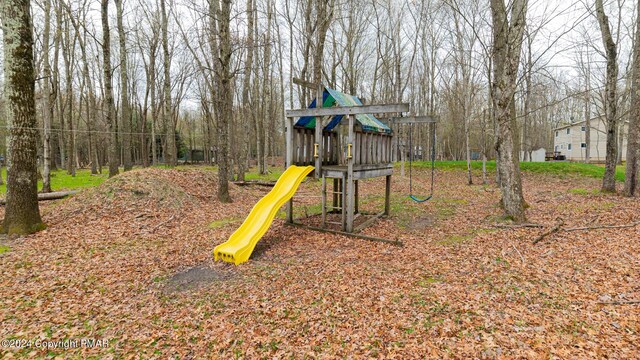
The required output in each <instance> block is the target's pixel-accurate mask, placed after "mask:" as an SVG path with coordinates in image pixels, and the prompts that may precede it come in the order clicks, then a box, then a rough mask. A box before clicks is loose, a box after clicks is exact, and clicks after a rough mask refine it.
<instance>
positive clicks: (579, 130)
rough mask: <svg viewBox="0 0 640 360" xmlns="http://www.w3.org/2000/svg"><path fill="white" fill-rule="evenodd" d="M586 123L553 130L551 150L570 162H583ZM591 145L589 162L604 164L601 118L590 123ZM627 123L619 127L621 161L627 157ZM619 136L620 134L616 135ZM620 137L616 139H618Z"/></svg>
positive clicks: (604, 132)
mask: <svg viewBox="0 0 640 360" xmlns="http://www.w3.org/2000/svg"><path fill="white" fill-rule="evenodd" d="M586 123H587V122H586V121H584V120H583V121H578V122H574V123H571V124H568V125H564V126H560V127H557V128H555V129H553V132H554V134H553V150H554V151H555V152H559V153H560V154H561V155H564V156H565V157H566V159H567V160H570V161H584V160H585V156H586V149H587V141H586V135H585V134H586ZM590 126H591V136H590V137H591V144H590V148H589V157H590V161H591V162H604V161H605V158H606V155H607V130H606V129H607V127H606V124H605V120H604V118H603V117H600V118H594V119H591V121H590ZM628 128H629V123H628V122H625V124H624V125H623V126H622V127H621V131H622V132H623V134H624V136H622V139H623V143H622V146H620V144H618V149H620V150H622V160H623V161H625V160H626V157H627V136H626V134H627V130H628ZM618 135H620V134H618ZM619 138H620V137H618V139H619Z"/></svg>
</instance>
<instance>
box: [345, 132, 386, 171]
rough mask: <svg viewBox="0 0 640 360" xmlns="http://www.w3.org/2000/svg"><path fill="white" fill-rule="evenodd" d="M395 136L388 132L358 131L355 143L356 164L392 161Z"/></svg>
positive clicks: (354, 156) (354, 155)
mask: <svg viewBox="0 0 640 360" xmlns="http://www.w3.org/2000/svg"><path fill="white" fill-rule="evenodd" d="M392 144H393V137H392V136H390V135H387V134H376V133H368V132H356V133H355V137H354V144H353V158H354V164H355V165H368V164H386V163H390V162H391V150H392Z"/></svg>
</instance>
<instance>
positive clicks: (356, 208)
mask: <svg viewBox="0 0 640 360" xmlns="http://www.w3.org/2000/svg"><path fill="white" fill-rule="evenodd" d="M358 183H359V181H358V180H356V204H355V210H354V212H355V213H356V214H357V213H358V205H359V204H358V203H359V200H358V198H359V197H360V196H359V195H358Z"/></svg>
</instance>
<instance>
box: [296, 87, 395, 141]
mask: <svg viewBox="0 0 640 360" xmlns="http://www.w3.org/2000/svg"><path fill="white" fill-rule="evenodd" d="M316 100H317V99H313V101H312V102H311V105H309V109H313V108H315V107H316ZM335 104H338V106H362V101H360V99H358V98H357V97H355V96H353V95H349V94H345V93H341V92H340V91H337V90H333V89H329V88H325V90H324V92H323V93H322V107H332V106H334V105H335ZM343 118H344V115H336V116H334V117H333V118H332V119H331V121H330V122H329V124H327V125H326V126H325V127H324V131H331V130H333V129H334V128H335V127H336V126H338V124H340V122H341V121H342V119H343ZM356 121H357V122H358V124H359V125H360V127H361V128H362V130H363V131H369V132H378V133H385V134H390V133H391V129H390V128H389V127H388V126H387V125H385V124H383V123H382V122H381V121H380V120H378V119H376V118H375V117H374V116H373V115H371V114H357V115H356ZM295 126H297V127H304V128H307V129H315V127H316V118H315V116H303V117H301V118H300V119H298V121H297V122H296V124H295Z"/></svg>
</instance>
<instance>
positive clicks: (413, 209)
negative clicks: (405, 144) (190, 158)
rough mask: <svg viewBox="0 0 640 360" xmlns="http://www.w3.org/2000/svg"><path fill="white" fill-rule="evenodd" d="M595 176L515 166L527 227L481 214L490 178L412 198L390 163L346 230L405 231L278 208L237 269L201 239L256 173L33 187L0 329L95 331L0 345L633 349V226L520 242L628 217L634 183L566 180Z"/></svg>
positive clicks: (43, 333) (550, 351) (97, 352)
mask: <svg viewBox="0 0 640 360" xmlns="http://www.w3.org/2000/svg"><path fill="white" fill-rule="evenodd" d="M420 176H423V177H424V178H425V179H427V178H428V174H427V173H422V172H418V178H419V177H420ZM417 183H418V187H419V186H420V183H419V180H418V182H417ZM425 183H426V182H425ZM598 186H599V184H598V181H597V179H587V178H579V177H575V178H571V179H569V181H568V180H567V179H566V178H565V179H558V178H555V177H552V176H546V175H544V174H528V173H526V174H525V175H524V186H523V187H524V190H525V197H526V199H527V201H528V203H529V204H530V207H529V208H528V209H527V216H528V219H529V221H530V222H531V223H536V224H541V225H543V226H544V228H542V229H541V228H528V227H523V228H496V227H495V226H494V225H495V224H496V223H504V222H505V220H504V219H502V217H501V211H500V209H499V208H498V207H497V205H496V204H497V203H498V200H499V192H498V191H497V190H496V189H495V187H493V186H482V185H471V186H468V185H465V174H464V173H463V172H460V171H446V172H438V174H437V187H436V194H435V196H434V200H433V201H430V202H427V203H424V204H421V205H416V204H415V203H413V202H411V200H409V199H408V198H407V197H406V196H405V194H407V192H408V179H406V178H402V177H400V176H394V182H393V189H392V190H393V191H392V192H393V194H394V196H393V198H392V215H391V216H390V217H389V218H385V219H380V220H379V221H377V222H376V223H375V224H374V225H373V226H371V227H369V228H367V229H365V230H364V231H363V233H364V234H367V235H371V236H377V237H383V238H389V239H399V240H400V241H402V242H403V243H404V247H397V246H393V245H389V244H383V243H376V242H369V241H366V240H362V239H356V238H350V237H345V236H341V235H333V234H325V233H318V232H313V231H310V230H306V229H299V228H292V227H288V226H285V225H284V221H283V219H281V218H277V219H276V220H275V222H274V224H273V225H272V227H271V229H270V230H269V231H268V232H267V234H266V235H265V236H264V238H263V239H262V240H261V242H260V243H259V247H260V248H259V249H258V251H257V252H256V254H255V255H254V256H253V257H252V259H251V260H250V261H249V262H247V263H245V264H243V265H241V266H237V267H236V266H233V265H230V264H226V263H221V262H218V263H214V262H213V259H212V250H213V247H214V246H215V245H217V244H219V243H221V242H223V241H225V240H226V239H227V238H228V236H229V235H230V234H231V233H232V232H233V231H234V230H235V228H236V227H237V226H238V225H239V222H238V221H236V219H244V217H246V215H247V214H248V213H249V211H250V210H251V208H252V207H253V205H254V204H255V202H256V201H257V200H258V199H260V197H262V196H263V195H264V194H265V192H264V189H260V188H259V187H252V186H244V187H239V186H234V185H231V194H232V197H233V199H234V203H233V204H220V203H218V202H217V200H216V198H215V194H216V177H215V174H213V173H212V172H209V171H204V170H197V169H189V170H165V169H145V170H135V171H131V172H128V173H125V174H122V175H120V176H117V177H115V178H113V179H111V180H108V181H106V182H104V183H103V184H101V185H100V186H98V187H96V188H92V189H87V190H84V191H83V192H82V193H80V194H78V195H76V196H74V197H72V198H70V199H66V200H62V201H56V202H53V203H43V204H42V207H41V208H42V213H43V216H44V219H45V221H46V222H47V224H48V225H49V227H48V228H47V229H46V230H44V231H42V232H40V233H37V234H34V235H31V236H28V237H24V238H20V239H16V240H12V241H11V244H10V245H11V251H8V252H5V253H3V254H1V255H0V267H1V269H2V270H0V271H2V275H1V278H0V288H1V289H2V291H1V295H0V323H2V325H3V326H2V327H1V328H0V338H2V339H9V338H20V339H33V340H35V339H47V340H64V339H69V338H102V339H109V347H108V348H106V349H102V348H78V349H69V350H60V349H57V350H55V349H54V350H51V349H50V350H43V349H34V348H31V349H7V348H2V349H0V355H1V356H2V357H3V358H11V357H22V356H27V355H30V356H36V357H55V356H57V355H60V356H64V357H69V356H71V357H73V356H79V357H87V356H99V357H100V358H133V357H137V356H142V357H145V358H146V357H156V358H202V357H213V358H230V357H243V358H282V357H290V356H291V355H293V356H294V357H300V358H303V357H310V358H318V357H322V358H325V357H349V356H354V357H381V358H416V357H419V358H424V357H438V358H441V357H453V358H467V357H474V358H500V357H507V358H512V357H528V358H539V357H556V358H567V357H613V358H637V357H638V355H639V354H640V348H639V346H640V336H639V334H640V321H639V317H640V306H639V305H637V304H626V303H625V301H627V302H628V301H632V300H638V299H640V285H639V284H640V275H639V272H638V268H640V241H638V240H639V239H640V228H638V227H633V228H622V229H597V230H592V231H587V232H581V231H576V232H559V233H556V234H552V235H550V236H549V237H547V238H546V239H545V240H544V241H542V242H540V243H539V244H536V245H533V244H532V240H533V239H534V238H535V237H536V236H538V235H539V234H540V233H542V232H543V231H545V229H550V228H551V227H553V226H554V224H556V219H558V218H562V219H563V221H564V223H565V224H566V226H567V227H580V226H588V225H593V224H624V223H631V222H634V221H637V220H638V213H640V212H639V210H640V205H639V204H638V201H637V199H627V198H623V197H619V196H616V195H602V194H598V193H593V192H576V191H572V189H575V188H585V189H595V188H598ZM424 189H428V187H426V186H425V187H424ZM299 193H300V194H303V195H302V196H298V197H297V198H296V200H295V201H296V204H297V205H298V206H306V207H308V208H309V209H312V208H314V205H317V203H319V198H318V197H317V196H315V195H319V194H320V185H319V182H318V181H315V180H311V179H310V180H307V181H305V183H303V185H302V186H301V190H300V191H299ZM383 193H384V183H383V181H382V180H371V181H363V182H362V183H361V186H360V194H361V199H362V202H361V208H363V209H364V210H367V211H375V210H376V209H380V208H381V207H382V205H383V201H384V200H383V198H382V197H381V194H383ZM316 208H317V206H316ZM230 219H233V220H230ZM425 219H428V221H425ZM304 221H307V222H313V221H317V220H314V218H311V219H307V220H304ZM213 222H215V223H216V224H219V225H217V226H215V227H212V226H210V224H212V223H213ZM416 222H417V223H418V225H415V226H414V225H412V224H414V223H416ZM616 301H617V302H618V303H619V304H618V305H615V304H611V303H613V302H616Z"/></svg>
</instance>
